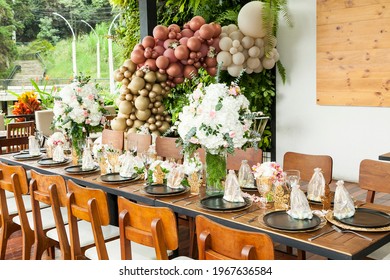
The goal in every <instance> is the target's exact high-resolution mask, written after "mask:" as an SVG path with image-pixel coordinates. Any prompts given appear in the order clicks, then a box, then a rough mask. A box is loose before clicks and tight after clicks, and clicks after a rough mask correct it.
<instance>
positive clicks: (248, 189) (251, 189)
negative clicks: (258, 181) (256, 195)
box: [241, 187, 258, 192]
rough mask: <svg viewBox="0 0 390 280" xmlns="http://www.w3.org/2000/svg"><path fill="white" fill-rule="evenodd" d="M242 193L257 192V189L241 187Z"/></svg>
mask: <svg viewBox="0 0 390 280" xmlns="http://www.w3.org/2000/svg"><path fill="white" fill-rule="evenodd" d="M241 189H242V190H243V191H246V192H257V191H258V190H257V187H254V188H245V187H242V188H241Z"/></svg>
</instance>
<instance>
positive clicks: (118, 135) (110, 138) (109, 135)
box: [102, 128, 125, 150]
mask: <svg viewBox="0 0 390 280" xmlns="http://www.w3.org/2000/svg"><path fill="white" fill-rule="evenodd" d="M124 141H125V136H124V132H123V131H117V130H112V129H107V128H105V129H103V132H102V144H110V145H112V146H113V147H114V148H115V149H118V150H123V149H124Z"/></svg>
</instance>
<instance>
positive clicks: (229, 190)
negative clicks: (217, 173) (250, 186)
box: [223, 170, 244, 202]
mask: <svg viewBox="0 0 390 280" xmlns="http://www.w3.org/2000/svg"><path fill="white" fill-rule="evenodd" d="M223 199H224V200H226V201H230V202H244V198H243V197H242V195H241V189H240V184H239V183H238V178H237V176H236V173H235V172H234V170H229V174H228V175H227V176H226V182H225V191H224V195H223Z"/></svg>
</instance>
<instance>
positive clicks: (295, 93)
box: [276, 0, 390, 182]
mask: <svg viewBox="0 0 390 280" xmlns="http://www.w3.org/2000/svg"><path fill="white" fill-rule="evenodd" d="M288 4H289V12H290V14H291V18H292V21H293V24H294V27H292V28H290V27H288V26H287V24H286V23H285V22H284V21H283V20H281V21H280V28H279V31H278V46H277V48H278V50H279V53H280V58H281V62H282V63H283V65H284V66H285V68H286V72H287V81H286V83H285V84H283V83H282V81H281V79H280V77H278V78H277V86H276V87H277V99H276V161H277V162H280V163H282V161H283V155H284V153H285V152H287V151H295V152H301V153H307V154H328V155H330V156H332V158H333V178H334V179H343V180H345V181H352V182H358V179H359V163H360V161H361V160H362V159H365V158H368V159H378V156H379V155H380V154H383V153H387V152H390V108H381V107H347V106H320V105H317V104H316V1H315V0H290V1H288Z"/></svg>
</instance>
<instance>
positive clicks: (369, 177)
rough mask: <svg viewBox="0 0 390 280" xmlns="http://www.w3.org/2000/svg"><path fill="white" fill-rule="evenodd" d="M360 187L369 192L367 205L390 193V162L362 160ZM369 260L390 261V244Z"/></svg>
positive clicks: (372, 255)
mask: <svg viewBox="0 0 390 280" xmlns="http://www.w3.org/2000/svg"><path fill="white" fill-rule="evenodd" d="M359 187H360V188H361V189H363V190H367V195H366V202H367V203H375V195H376V194H377V193H390V162H386V161H378V160H371V159H364V160H362V161H361V162H360V167H359ZM368 258H371V259H390V243H387V244H386V245H384V246H382V247H380V248H379V249H378V250H376V251H374V252H373V253H371V254H369V255H368Z"/></svg>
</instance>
